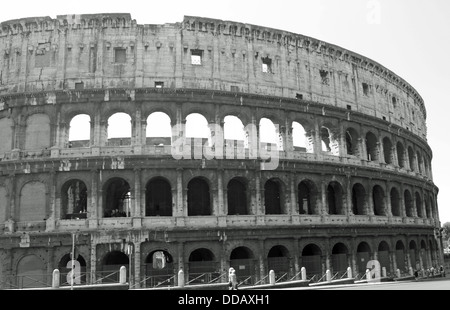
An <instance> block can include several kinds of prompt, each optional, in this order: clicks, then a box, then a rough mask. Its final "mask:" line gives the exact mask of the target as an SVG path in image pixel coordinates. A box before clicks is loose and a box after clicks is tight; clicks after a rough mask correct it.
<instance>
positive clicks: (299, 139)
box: [292, 122, 308, 152]
mask: <svg viewBox="0 0 450 310" xmlns="http://www.w3.org/2000/svg"><path fill="white" fill-rule="evenodd" d="M292 142H293V145H294V150H295V151H300V152H306V150H307V146H308V139H307V137H306V132H305V128H304V127H303V126H302V125H301V124H300V123H298V122H292Z"/></svg>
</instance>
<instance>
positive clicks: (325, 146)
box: [320, 126, 331, 152]
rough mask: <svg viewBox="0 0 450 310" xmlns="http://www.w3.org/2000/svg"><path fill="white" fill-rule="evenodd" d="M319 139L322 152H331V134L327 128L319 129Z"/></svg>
mask: <svg viewBox="0 0 450 310" xmlns="http://www.w3.org/2000/svg"><path fill="white" fill-rule="evenodd" d="M320 139H321V141H322V151H323V152H331V134H330V130H329V129H328V128H327V127H324V126H322V127H321V128H320Z"/></svg>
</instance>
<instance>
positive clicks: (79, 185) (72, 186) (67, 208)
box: [61, 179, 88, 219]
mask: <svg viewBox="0 0 450 310" xmlns="http://www.w3.org/2000/svg"><path fill="white" fill-rule="evenodd" d="M87 200H88V191H87V187H86V184H84V182H83V181H81V180H77V179H73V180H69V181H67V182H66V183H64V185H63V186H62V187H61V219H73V218H86V214H87V204H88V201H87Z"/></svg>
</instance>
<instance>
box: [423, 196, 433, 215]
mask: <svg viewBox="0 0 450 310" xmlns="http://www.w3.org/2000/svg"><path fill="white" fill-rule="evenodd" d="M424 203H425V212H426V218H431V208H430V202H429V201H428V197H425V199H424Z"/></svg>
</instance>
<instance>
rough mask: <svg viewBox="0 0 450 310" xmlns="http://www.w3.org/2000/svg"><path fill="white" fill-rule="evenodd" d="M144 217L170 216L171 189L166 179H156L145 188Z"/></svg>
mask: <svg viewBox="0 0 450 310" xmlns="http://www.w3.org/2000/svg"><path fill="white" fill-rule="evenodd" d="M145 216H172V188H171V186H170V183H169V182H168V181H167V180H166V179H164V178H162V177H156V178H153V179H151V180H150V181H149V182H148V183H147V185H146V186H145Z"/></svg>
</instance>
